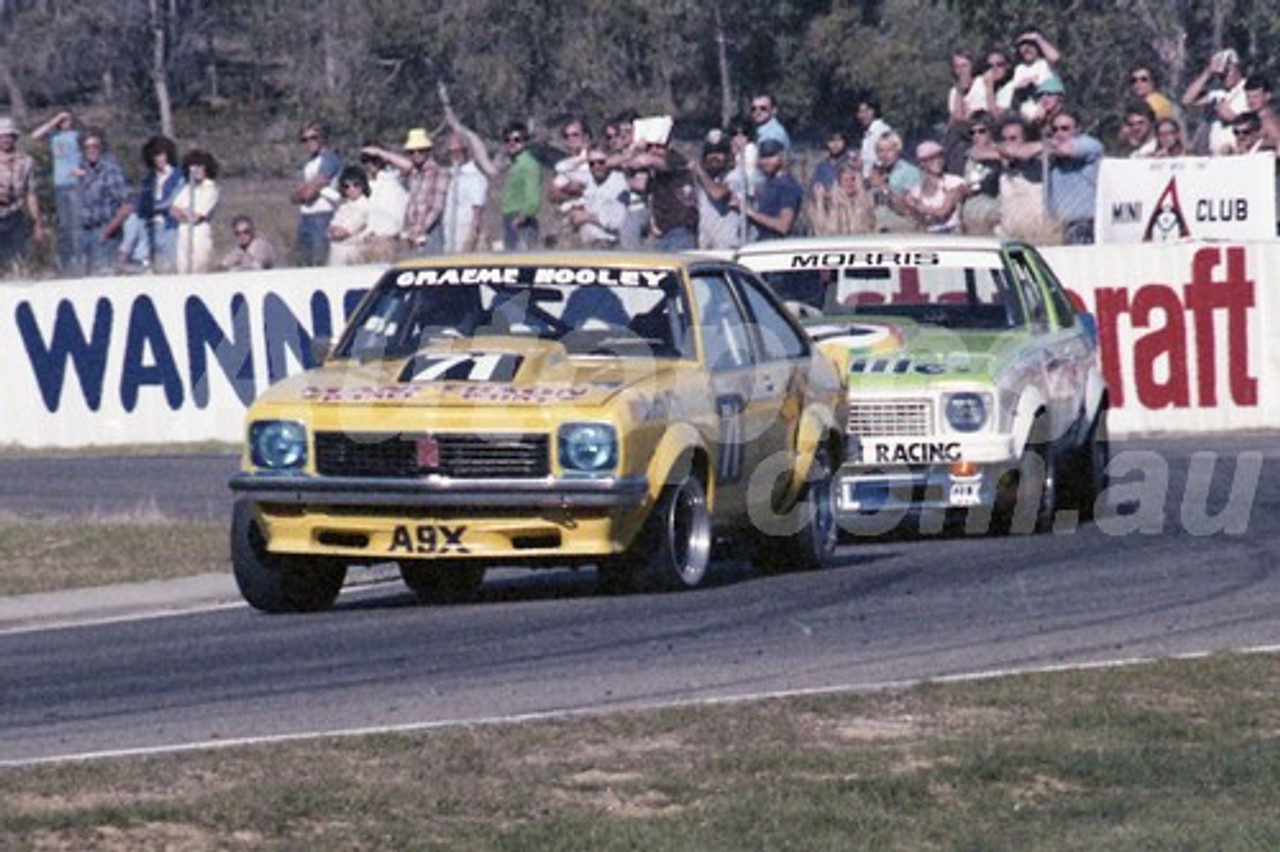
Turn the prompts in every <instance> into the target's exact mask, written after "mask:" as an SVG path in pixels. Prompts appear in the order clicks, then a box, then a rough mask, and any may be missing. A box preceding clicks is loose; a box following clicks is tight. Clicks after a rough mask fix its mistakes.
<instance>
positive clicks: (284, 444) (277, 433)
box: [249, 420, 307, 470]
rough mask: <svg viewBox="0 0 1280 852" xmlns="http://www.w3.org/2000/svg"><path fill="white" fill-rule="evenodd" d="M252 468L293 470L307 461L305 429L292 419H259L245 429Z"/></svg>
mask: <svg viewBox="0 0 1280 852" xmlns="http://www.w3.org/2000/svg"><path fill="white" fill-rule="evenodd" d="M249 455H250V458H251V459H252V461H253V465H254V467H261V468H265V469H267V470H297V469H298V468H301V467H302V466H303V465H304V464H306V461H307V430H306V428H305V427H304V426H303V425H302V424H301V423H297V422H295V421H293V420H260V421H258V422H256V423H254V424H253V425H251V426H250V427H249Z"/></svg>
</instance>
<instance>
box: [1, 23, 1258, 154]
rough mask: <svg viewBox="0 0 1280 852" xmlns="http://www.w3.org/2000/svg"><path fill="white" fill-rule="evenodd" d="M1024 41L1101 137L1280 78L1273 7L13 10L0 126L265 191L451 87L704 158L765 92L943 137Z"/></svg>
mask: <svg viewBox="0 0 1280 852" xmlns="http://www.w3.org/2000/svg"><path fill="white" fill-rule="evenodd" d="M1028 28H1034V29H1038V30H1040V31H1041V32H1043V33H1044V34H1045V35H1046V36H1047V37H1048V38H1049V39H1050V40H1051V41H1053V42H1054V43H1055V44H1057V45H1058V47H1059V48H1060V49H1061V50H1062V52H1063V56H1064V59H1063V62H1062V65H1061V67H1060V72H1061V74H1062V76H1063V77H1064V79H1065V81H1066V83H1067V88H1068V92H1069V96H1070V100H1071V101H1072V103H1073V105H1074V106H1075V107H1076V108H1078V109H1080V110H1081V111H1082V112H1083V114H1084V117H1085V123H1086V125H1090V126H1092V127H1093V128H1094V129H1095V130H1097V129H1103V130H1106V129H1109V128H1111V127H1112V126H1113V123H1114V122H1115V120H1116V118H1115V117H1116V115H1117V113H1118V111H1119V110H1120V108H1121V105H1122V103H1123V100H1124V95H1125V78H1126V72H1127V70H1128V68H1129V67H1130V66H1131V64H1132V63H1133V62H1135V61H1142V62H1147V63H1150V64H1151V65H1152V66H1154V68H1155V70H1156V72H1157V75H1158V77H1159V78H1160V80H1161V81H1162V83H1163V88H1164V89H1165V90H1166V91H1167V92H1170V93H1172V94H1174V95H1176V94H1177V93H1179V92H1180V91H1181V90H1182V89H1183V87H1184V86H1185V85H1186V83H1187V82H1188V81H1189V80H1190V79H1191V78H1192V77H1194V76H1195V74H1196V73H1197V72H1198V71H1199V70H1200V68H1201V67H1203V65H1204V63H1205V62H1206V61H1207V59H1208V57H1209V56H1210V55H1211V53H1212V52H1213V51H1214V50H1216V49H1218V48H1219V47H1223V46H1231V47H1235V48H1236V49H1237V51H1239V53H1240V54H1241V56H1242V59H1243V63H1244V67H1245V68H1246V69H1247V70H1248V71H1249V72H1263V73H1272V72H1275V71H1277V70H1280V68H1277V65H1278V64H1280V59H1278V58H1277V53H1278V52H1277V51H1276V47H1277V46H1278V45H1280V7H1277V6H1276V4H1275V3H1274V2H1272V1H1271V0H1209V2H1189V0H1111V2H1102V0H1068V2H1046V1H1045V0H987V2H963V0H862V2H849V0H845V2H841V0H825V2H820V1H819V0H735V2H728V0H579V2H568V0H454V1H453V2H448V3H445V2H441V0H310V2H301V1H300V0H111V2H88V3H86V2H83V0H0V109H3V110H5V111H7V112H10V113H12V114H13V115H14V116H15V117H16V118H18V119H19V120H20V121H22V122H23V123H24V124H25V125H26V126H28V127H29V126H32V124H33V123H35V122H37V121H40V120H43V118H44V117H47V115H48V114H50V112H51V111H52V110H55V109H59V108H63V107H68V106H70V107H74V108H76V109H78V110H80V111H81V112H86V114H88V115H92V116H93V117H95V118H97V119H99V120H100V121H101V122H103V123H105V124H107V125H108V129H109V130H113V131H115V135H116V137H117V138H119V139H122V140H123V139H128V140H129V141H131V142H133V141H140V140H142V139H144V138H145V137H146V136H147V135H149V134H150V133H152V132H155V131H157V130H164V131H167V132H169V133H170V134H171V135H173V136H175V137H176V138H178V139H179V140H180V142H183V143H186V144H196V142H197V141H198V140H202V139H203V137H206V136H209V135H217V134H218V133H220V132H221V133H229V134H231V135H232V138H233V140H234V142H233V143H232V145H231V146H230V148H229V149H228V150H227V151H224V152H223V158H224V159H225V160H226V161H227V165H228V166H229V167H230V168H232V169H233V170H236V171H240V172H244V173H248V174H254V173H257V172H267V173H273V172H275V173H278V172H277V170H278V169H279V168H281V167H282V166H283V165H284V164H285V163H287V162H291V159H290V158H291V157H292V155H294V154H296V148H294V147H293V146H289V145H287V143H291V142H292V141H293V134H294V132H295V130H296V128H297V126H298V124H299V123H300V122H301V121H303V120H305V119H308V118H311V117H320V118H322V119H324V120H326V121H327V122H329V124H330V125H331V126H332V127H333V128H334V133H335V141H337V142H338V143H339V145H340V146H354V145H356V144H358V143H359V142H360V141H362V140H363V139H364V138H374V137H378V138H386V139H398V138H400V137H401V135H402V134H403V132H404V129H405V128H407V127H409V126H414V125H424V124H425V125H426V126H428V127H429V128H430V127H438V126H440V124H441V112H442V111H441V105H440V102H439V95H438V92H437V84H438V83H444V84H446V85H447V86H448V87H449V90H450V93H451V95H452V97H453V101H454V105H455V107H456V108H457V110H458V112H459V114H460V115H461V116H462V118H463V120H464V121H466V122H468V123H469V124H471V125H472V126H473V127H475V128H476V129H477V130H479V131H480V132H481V133H482V134H483V135H484V136H486V137H488V138H493V137H494V136H495V135H496V133H497V131H498V129H499V128H500V127H501V125H502V124H503V123H505V122H506V121H507V120H509V119H511V118H522V119H524V120H526V121H529V122H530V123H531V124H533V125H535V126H543V127H546V126H554V125H556V124H557V123H558V122H559V121H560V120H562V119H563V118H564V117H565V116H567V115H570V114H580V115H583V116H585V117H586V118H587V120H588V121H589V122H590V123H591V124H592V125H593V126H595V127H598V126H599V125H600V124H601V123H602V122H603V121H604V120H605V119H606V118H607V117H608V116H610V115H612V114H613V113H616V112H618V111H619V110H620V109H622V108H624V107H634V108H635V109H637V110H639V111H640V112H641V113H647V112H666V113H670V114H672V115H674V116H675V117H676V118H677V121H678V125H677V128H678V132H679V133H681V134H682V135H684V136H685V137H686V138H692V137H694V136H696V135H697V134H698V133H699V132H700V131H701V130H702V129H704V128H706V127H709V126H713V125H716V124H720V123H722V122H724V121H725V120H727V119H728V118H729V117H730V116H731V115H733V114H734V113H737V112H738V111H739V110H740V109H741V107H742V106H743V105H744V104H745V102H746V100H747V99H748V98H749V97H750V95H751V94H753V93H754V92H756V91H760V90H766V91H770V92H773V93H774V94H775V95H776V97H777V99H778V101H779V103H780V107H781V113H782V116H783V118H784V121H785V122H786V123H787V124H788V126H789V127H790V128H791V129H792V130H793V132H794V133H795V134H797V135H798V136H799V137H800V138H801V139H806V138H807V139H811V140H816V139H818V138H819V137H820V135H821V134H822V133H823V132H824V130H825V129H826V128H827V127H829V126H831V125H836V124H846V125H851V124H853V122H852V114H851V113H852V99H853V98H854V97H855V95H856V93H857V92H859V91H860V90H862V89H864V88H866V89H871V90H873V91H874V92H875V93H876V94H877V95H878V96H879V97H880V99H881V101H882V103H883V104H884V107H885V110H884V111H885V113H886V115H887V117H888V118H889V120H890V122H891V123H892V124H894V125H895V126H898V127H901V128H906V129H908V130H909V131H911V132H912V133H914V134H917V135H918V134H920V133H922V132H927V131H928V130H929V128H930V127H931V126H932V125H934V124H935V123H937V122H940V121H942V120H944V119H945V106H946V91H947V88H948V86H949V73H948V57H949V54H950V52H951V51H952V50H953V49H955V48H957V47H967V48H969V49H970V50H972V51H973V52H974V53H975V54H981V53H983V52H985V51H986V50H988V49H989V48H991V47H999V46H1008V45H1009V44H1010V43H1011V42H1012V41H1013V39H1014V38H1015V37H1016V35H1017V34H1018V33H1019V32H1021V31H1022V30H1024V29H1028ZM722 69H723V73H722ZM1103 135H1104V137H1106V136H1108V135H1109V134H1107V133H1104V134H1103ZM278 143H286V147H285V148H284V151H285V152H287V156H285V157H283V158H279V159H280V161H279V162H277V159H278V158H277V157H274V156H272V146H273V145H275V144H278ZM130 159H132V158H130Z"/></svg>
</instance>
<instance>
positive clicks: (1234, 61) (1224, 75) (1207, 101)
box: [1182, 48, 1249, 156]
mask: <svg viewBox="0 0 1280 852" xmlns="http://www.w3.org/2000/svg"><path fill="white" fill-rule="evenodd" d="M1214 78H1217V82H1218V85H1217V86H1214V87H1213V88H1210V89H1209V90H1208V91H1207V92H1206V91H1205V88H1206V87H1207V86H1208V85H1209V82H1210V81H1211V80H1213V79H1214ZM1182 105H1183V106H1185V107H1200V108H1201V109H1204V110H1206V111H1207V127H1208V130H1207V133H1205V135H1206V136H1207V138H1203V137H1199V138H1197V140H1196V142H1195V144H1194V147H1195V149H1196V150H1197V152H1198V153H1207V154H1211V155H1215V156H1216V155H1220V154H1230V153H1231V151H1232V150H1233V149H1234V148H1235V135H1234V134H1233V133H1232V132H1231V122H1233V121H1234V120H1235V118H1236V116H1237V115H1239V114H1240V113H1242V112H1246V111H1247V110H1248V109H1249V103H1248V96H1247V95H1246V94H1245V76H1244V72H1243V71H1242V70H1241V68H1240V55H1239V54H1237V53H1236V52H1235V51H1234V50H1232V49H1231V48H1227V49H1226V50H1219V51H1218V52H1217V53H1215V54H1214V55H1213V58H1211V59H1210V60H1209V64H1208V65H1206V66H1205V68H1204V70H1203V71H1201V72H1200V74H1199V76H1197V77H1196V78H1195V79H1194V80H1192V81H1191V85H1189V86H1187V90H1186V91H1185V92H1183V93H1182ZM1202 132H1204V131H1203V129H1202Z"/></svg>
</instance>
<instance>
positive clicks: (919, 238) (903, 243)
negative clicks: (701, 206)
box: [737, 234, 1025, 258]
mask: <svg viewBox="0 0 1280 852" xmlns="http://www.w3.org/2000/svg"><path fill="white" fill-rule="evenodd" d="M1011 245H1017V246H1022V245H1025V243H1022V242H1020V241H1018V240H1011V239H1007V238H1003V237H975V236H957V235H951V234H859V235H851V236H831V237H791V238H788V239H784V240H762V241H760V242H756V243H750V244H748V245H745V246H743V247H742V248H740V249H738V255H737V256H738V257H739V258H742V257H750V256H752V255H762V254H789V253H795V252H813V251H850V250H854V251H876V250H882V251H885V252H902V251H912V252H925V251H927V252H938V253H946V252H949V251H970V252H971V251H999V250H1000V249H1002V248H1004V247H1005V246H1011Z"/></svg>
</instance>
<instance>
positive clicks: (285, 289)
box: [0, 241, 1280, 447]
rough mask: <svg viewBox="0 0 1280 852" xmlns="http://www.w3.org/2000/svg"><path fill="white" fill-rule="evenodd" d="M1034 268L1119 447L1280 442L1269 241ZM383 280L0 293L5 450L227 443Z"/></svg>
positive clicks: (211, 281)
mask: <svg viewBox="0 0 1280 852" xmlns="http://www.w3.org/2000/svg"><path fill="white" fill-rule="evenodd" d="M1045 255H1046V256H1047V257H1048V258H1049V260H1050V262H1051V263H1052V264H1053V266H1054V268H1055V270H1057V272H1058V274H1059V276H1060V277H1061V278H1062V280H1063V283H1064V284H1066V286H1067V287H1068V288H1069V289H1071V290H1072V291H1074V292H1075V293H1076V294H1078V295H1079V296H1080V297H1081V299H1082V300H1083V301H1084V303H1085V304H1086V305H1087V306H1088V307H1089V309H1090V310H1091V311H1093V312H1094V314H1095V316H1096V319H1097V323H1098V331H1099V339H1100V342H1101V346H1102V352H1101V360H1102V369H1103V372H1104V374H1105V375H1106V378H1107V381H1108V384H1109V387H1110V388H1111V395H1112V419H1111V427H1112V431H1113V433H1114V434H1117V435H1121V434H1126V433H1135V432H1152V433H1154V432H1194V431H1200V430H1204V431H1225V430H1232V429H1260V428H1275V427H1277V426H1280V347H1277V346H1275V345H1274V343H1275V341H1277V339H1278V338H1277V333H1280V300H1278V299H1277V296H1276V295H1275V291H1276V289H1277V287H1280V242H1276V241H1269V242H1258V243H1232V244H1225V243H1224V244H1217V243H1182V244H1174V245H1145V246H1125V247H1120V246H1095V247H1086V248H1053V249H1047V250H1046V251H1045ZM378 274H379V268H377V267H341V268H332V269H330V268H322V269H282V270H272V271H268V272H260V273H240V274H211V275H193V276H175V277H149V276H144V277H133V278H108V279H87V280H78V281H47V282H38V283H34V284H23V285H19V284H0V357H2V358H3V362H2V363H3V364H4V365H5V367H4V369H5V375H4V381H3V383H0V410H2V411H3V417H2V418H0V444H9V445H18V446H24V447H82V446H90V445H118V444H126V443H131V444H139V443H147V444H165V443H187V442H196V441H227V442H239V441H240V440H241V435H242V430H243V417H244V412H245V409H246V407H247V406H248V404H249V403H250V402H251V401H252V400H253V398H254V397H255V396H256V395H257V394H258V393H260V392H261V391H262V390H263V389H264V388H266V387H267V386H268V385H270V384H271V383H273V382H275V381H278V380H279V379H281V378H283V377H284V376H286V375H290V374H293V373H296V372H298V371H299V370H301V369H303V368H304V367H305V366H308V365H309V364H310V362H311V342H312V340H313V338H315V337H317V336H331V335H333V334H335V333H336V332H337V331H338V330H340V329H341V326H342V324H343V322H344V321H345V319H346V317H347V315H348V314H349V313H350V311H351V310H352V309H353V308H354V306H355V304H356V302H357V301H358V300H359V298H360V297H361V296H362V295H363V293H364V291H365V290H366V289H367V288H368V287H369V286H371V285H372V284H373V283H374V281H375V280H376V279H377V276H378ZM1268 282H1271V283H1270V285H1268Z"/></svg>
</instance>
